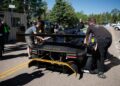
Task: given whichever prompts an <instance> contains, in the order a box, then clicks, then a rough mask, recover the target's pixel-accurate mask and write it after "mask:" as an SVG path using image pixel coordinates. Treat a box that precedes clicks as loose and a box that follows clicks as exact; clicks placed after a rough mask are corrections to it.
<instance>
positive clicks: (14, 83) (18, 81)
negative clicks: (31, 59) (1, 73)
mask: <svg viewBox="0 0 120 86" xmlns="http://www.w3.org/2000/svg"><path fill="white" fill-rule="evenodd" d="M41 72H42V71H40V70H39V71H36V72H33V73H31V74H28V73H23V74H21V75H18V76H16V77H13V78H11V79H8V80H5V81H2V82H0V86H23V85H25V84H27V83H29V82H31V81H32V80H34V79H36V78H40V77H42V76H43V75H44V74H43V73H41Z"/></svg>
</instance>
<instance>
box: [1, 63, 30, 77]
mask: <svg viewBox="0 0 120 86" xmlns="http://www.w3.org/2000/svg"><path fill="white" fill-rule="evenodd" d="M29 62H30V61H27V62H24V63H21V64H18V65H16V66H15V67H13V68H10V69H8V70H7V71H5V72H2V73H0V79H2V78H5V77H7V76H9V75H11V74H13V73H15V72H17V71H18V70H20V69H23V68H25V67H27V64H28V63H29Z"/></svg>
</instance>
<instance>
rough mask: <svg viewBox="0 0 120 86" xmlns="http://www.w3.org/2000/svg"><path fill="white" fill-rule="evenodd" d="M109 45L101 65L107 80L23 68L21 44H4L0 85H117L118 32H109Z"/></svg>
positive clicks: (25, 60) (119, 76)
mask: <svg viewBox="0 0 120 86" xmlns="http://www.w3.org/2000/svg"><path fill="white" fill-rule="evenodd" d="M109 31H110V32H111V34H112V37H113V42H112V45H111V47H110V48H109V53H110V54H111V55H110V56H111V60H110V61H108V62H105V64H106V67H107V68H108V70H107V71H106V72H105V74H106V76H107V78H106V79H100V78H98V77H97V75H91V74H87V73H84V75H83V78H82V79H80V80H79V75H77V77H75V76H74V75H70V76H68V75H67V74H63V73H59V72H52V71H49V70H45V69H44V68H42V69H36V67H31V68H28V67H27V63H28V58H27V52H26V50H25V49H26V44H25V43H21V42H19V43H16V44H8V45H6V48H5V49H6V52H5V54H4V58H3V60H0V86H120V60H119V59H120V53H119V52H120V43H119V40H120V38H119V37H120V31H115V30H113V29H112V28H111V29H109Z"/></svg>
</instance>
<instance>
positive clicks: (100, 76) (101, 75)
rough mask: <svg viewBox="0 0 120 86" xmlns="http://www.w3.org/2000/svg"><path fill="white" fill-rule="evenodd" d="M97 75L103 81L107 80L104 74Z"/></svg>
mask: <svg viewBox="0 0 120 86" xmlns="http://www.w3.org/2000/svg"><path fill="white" fill-rule="evenodd" d="M97 75H98V77H99V78H102V79H105V78H106V75H104V73H103V72H99V73H98V74H97Z"/></svg>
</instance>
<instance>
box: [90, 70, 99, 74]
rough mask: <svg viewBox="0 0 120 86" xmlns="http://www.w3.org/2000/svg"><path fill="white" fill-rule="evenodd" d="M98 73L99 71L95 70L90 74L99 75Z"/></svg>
mask: <svg viewBox="0 0 120 86" xmlns="http://www.w3.org/2000/svg"><path fill="white" fill-rule="evenodd" d="M97 73H98V70H97V69H95V70H90V74H97Z"/></svg>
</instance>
